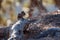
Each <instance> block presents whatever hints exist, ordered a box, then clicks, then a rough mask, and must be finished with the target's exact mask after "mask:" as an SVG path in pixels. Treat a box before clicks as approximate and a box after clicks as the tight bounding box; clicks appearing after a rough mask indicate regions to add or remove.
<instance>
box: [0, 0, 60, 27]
mask: <svg viewBox="0 0 60 40" xmlns="http://www.w3.org/2000/svg"><path fill="white" fill-rule="evenodd" d="M59 9H60V0H0V27H8V26H9V25H12V24H14V23H15V22H16V21H17V16H18V13H21V11H24V12H25V13H26V16H25V17H28V16H29V18H32V17H33V18H34V17H37V16H38V15H39V14H40V15H41V14H43V13H47V12H54V11H57V10H59ZM40 15H39V16H40Z"/></svg>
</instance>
